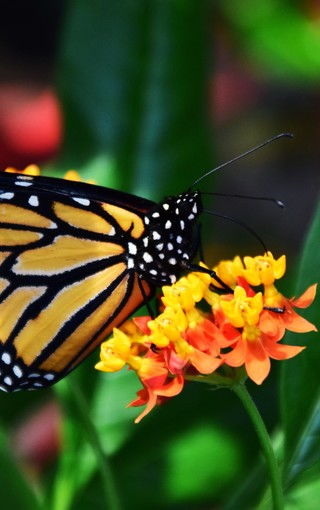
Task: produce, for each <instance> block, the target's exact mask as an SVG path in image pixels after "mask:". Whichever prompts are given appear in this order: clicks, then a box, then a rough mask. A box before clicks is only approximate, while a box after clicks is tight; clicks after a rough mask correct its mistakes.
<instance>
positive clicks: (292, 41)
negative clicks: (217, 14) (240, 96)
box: [220, 0, 320, 86]
mask: <svg viewBox="0 0 320 510" xmlns="http://www.w3.org/2000/svg"><path fill="white" fill-rule="evenodd" d="M220 5H221V8H222V9H223V10H224V12H225V14H226V15H227V16H228V19H229V20H230V21H231V23H232V26H233V30H234V32H235V33H236V34H237V40H238V44H239V45H240V46H242V51H245V52H246V53H247V55H248V56H249V57H250V58H251V60H252V61H253V62H255V64H256V67H257V68H258V69H259V73H261V72H262V73H265V74H268V75H269V76H272V77H274V78H277V79H280V80H282V79H283V80H285V81H286V83H287V82H288V79H289V77H290V78H291V79H294V80H295V81H299V82H300V84H301V85H302V86H303V85H304V86H305V85H308V84H309V85H310V84H312V83H317V82H318V80H319V76H320V32H319V30H318V27H317V20H316V19H312V17H311V16H310V17H308V16H307V9H304V7H303V5H302V4H300V3H299V2H292V1H291V0H260V1H259V4H258V5H257V2H255V0H234V1H233V2H220Z"/></svg>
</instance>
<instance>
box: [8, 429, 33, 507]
mask: <svg viewBox="0 0 320 510" xmlns="http://www.w3.org/2000/svg"><path fill="white" fill-rule="evenodd" d="M0 463H1V471H0V486H1V506H2V508H17V509H20V508H21V509H22V508H23V510H29V509H30V510H37V509H40V508H41V505H40V503H39V500H38V499H37V497H36V495H35V493H34V491H33V490H32V488H31V484H29V483H28V482H27V480H26V479H25V477H24V476H23V474H22V473H21V471H20V470H19V468H18V466H17V464H16V461H15V459H14V457H13V454H12V450H11V448H10V446H9V444H8V441H7V434H5V432H4V431H3V430H0Z"/></svg>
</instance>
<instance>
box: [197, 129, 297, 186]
mask: <svg viewBox="0 0 320 510" xmlns="http://www.w3.org/2000/svg"><path fill="white" fill-rule="evenodd" d="M280 138H293V134H292V133H280V134H278V135H275V136H273V137H272V138H269V139H268V140H265V141H264V142H262V143H260V144H259V145H256V146H255V147H252V149H249V150H247V151H246V152H243V153H242V154H239V156H236V157H235V158H232V159H230V160H229V161H226V162H225V163H222V164H221V165H219V166H216V167H215V168H213V169H212V170H209V171H208V172H206V173H205V174H203V175H201V176H200V177H199V178H198V179H196V180H195V181H194V182H193V183H192V184H191V186H190V188H189V189H191V188H193V187H194V186H195V185H196V184H198V183H199V182H200V181H202V180H203V179H205V178H206V177H208V176H209V175H211V174H213V173H214V172H217V171H218V170H221V168H224V167H225V166H228V165H231V163H234V162H235V161H238V159H242V158H245V157H246V156H249V154H252V153H253V152H256V151H258V150H259V149H262V147H265V146H266V145H269V144H270V143H272V142H274V141H276V140H279V139H280Z"/></svg>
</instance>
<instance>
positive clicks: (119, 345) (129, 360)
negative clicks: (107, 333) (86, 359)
mask: <svg viewBox="0 0 320 510" xmlns="http://www.w3.org/2000/svg"><path fill="white" fill-rule="evenodd" d="M138 354H139V350H138V348H137V345H136V343H135V341H134V339H133V338H132V337H131V336H128V335H127V334H126V333H124V332H123V331H121V330H120V329H117V328H114V330H113V336H112V338H110V340H107V341H106V342H103V344H101V351H100V361H99V362H98V363H97V364H96V366H95V368H97V369H98V370H102V371H103V372H117V371H118V370H121V369H122V368H123V367H124V365H125V364H128V365H129V366H130V367H131V368H133V370H136V371H139V370H140V368H141V364H142V358H141V357H140V356H139V355H138Z"/></svg>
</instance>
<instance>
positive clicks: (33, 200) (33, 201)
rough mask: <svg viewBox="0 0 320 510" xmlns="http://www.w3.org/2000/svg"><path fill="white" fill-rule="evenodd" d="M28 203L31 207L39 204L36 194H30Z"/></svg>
mask: <svg viewBox="0 0 320 510" xmlns="http://www.w3.org/2000/svg"><path fill="white" fill-rule="evenodd" d="M28 204H30V205H32V206H33V207H38V205H39V199H38V197H37V196H36V195H31V197H30V198H29V200H28Z"/></svg>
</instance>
